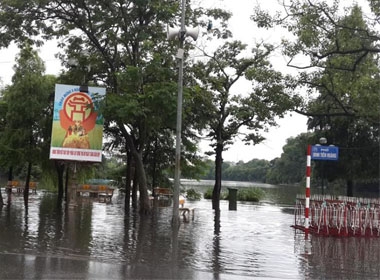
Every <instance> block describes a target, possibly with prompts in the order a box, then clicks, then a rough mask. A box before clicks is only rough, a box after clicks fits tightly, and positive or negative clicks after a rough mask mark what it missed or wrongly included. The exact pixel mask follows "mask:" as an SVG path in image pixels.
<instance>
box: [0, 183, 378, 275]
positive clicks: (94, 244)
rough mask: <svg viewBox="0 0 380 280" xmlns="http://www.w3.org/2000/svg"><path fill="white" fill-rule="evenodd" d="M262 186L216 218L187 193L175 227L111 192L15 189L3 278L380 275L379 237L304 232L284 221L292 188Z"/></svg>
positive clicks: (2, 238)
mask: <svg viewBox="0 0 380 280" xmlns="http://www.w3.org/2000/svg"><path fill="white" fill-rule="evenodd" d="M189 185H191V184H189ZM192 187H193V185H192ZM262 187H263V188H264V189H265V190H266V191H267V192H268V194H269V195H268V198H267V199H265V200H264V201H263V202H261V203H239V202H238V204H237V210H236V211H229V210H228V201H221V212H220V217H219V219H215V215H214V212H213V210H211V201H210V200H206V199H202V200H201V201H186V204H185V207H188V208H193V209H194V216H190V217H188V219H187V220H186V221H184V220H183V219H181V221H182V222H181V225H180V227H179V229H178V231H174V232H173V228H172V226H171V218H172V208H171V207H160V208H156V209H155V213H154V214H153V215H152V216H149V217H144V218H141V217H140V216H139V215H136V214H134V213H131V214H129V215H125V213H124V198H123V196H122V195H118V193H116V195H115V196H114V197H113V198H112V203H100V202H98V201H96V200H94V199H92V198H83V199H79V200H77V205H76V206H70V207H67V208H65V207H63V208H61V209H60V208H58V207H57V205H56V200H57V198H56V195H54V194H51V193H48V192H44V191H41V190H40V191H38V194H37V195H30V202H29V207H28V209H27V210H25V207H24V205H23V197H22V196H18V195H15V194H14V195H12V200H11V203H10V204H8V205H6V206H4V207H3V208H2V209H1V210H0V279H222V280H223V279H378V278H380V238H358V237H352V238H327V237H319V236H313V235H309V236H308V238H305V236H304V234H303V233H302V232H299V231H295V230H294V229H293V228H292V227H291V225H292V224H294V214H293V204H292V200H293V201H294V198H295V194H296V193H297V192H299V189H298V188H295V187H278V186H270V185H263V186H262ZM3 197H4V198H5V199H4V200H5V201H7V195H6V194H5V193H4V192H3Z"/></svg>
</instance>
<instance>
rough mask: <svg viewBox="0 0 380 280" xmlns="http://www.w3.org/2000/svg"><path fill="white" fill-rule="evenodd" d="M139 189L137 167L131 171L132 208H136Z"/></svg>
mask: <svg viewBox="0 0 380 280" xmlns="http://www.w3.org/2000/svg"><path fill="white" fill-rule="evenodd" d="M138 190H139V180H138V176H137V169H136V168H135V171H134V172H133V186H132V208H133V209H134V210H136V209H137V191H138Z"/></svg>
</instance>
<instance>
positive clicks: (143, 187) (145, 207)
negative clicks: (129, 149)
mask: <svg viewBox="0 0 380 280" xmlns="http://www.w3.org/2000/svg"><path fill="white" fill-rule="evenodd" d="M134 158H135V166H136V170H137V175H138V182H139V191H140V199H139V202H140V209H139V210H140V213H142V214H150V213H151V212H152V209H151V207H150V202H149V196H148V187H147V183H146V174H145V169H144V164H143V161H142V156H141V154H137V155H135V156H134Z"/></svg>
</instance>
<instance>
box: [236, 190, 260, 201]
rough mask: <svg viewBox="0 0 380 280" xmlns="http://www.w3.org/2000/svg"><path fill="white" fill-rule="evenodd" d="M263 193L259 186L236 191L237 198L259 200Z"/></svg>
mask: <svg viewBox="0 0 380 280" xmlns="http://www.w3.org/2000/svg"><path fill="white" fill-rule="evenodd" d="M264 195H265V193H264V191H263V190H262V189H260V188H244V189H239V190H238V192H237V200H239V201H253V202H259V201H260V200H261V199H262V198H263V197H264Z"/></svg>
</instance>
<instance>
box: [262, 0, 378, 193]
mask: <svg viewBox="0 0 380 280" xmlns="http://www.w3.org/2000/svg"><path fill="white" fill-rule="evenodd" d="M363 3H364V4H363ZM368 4H370V6H371V8H372V11H373V14H372V15H371V16H369V17H368V16H367V15H363V10H362V8H361V7H360V6H359V5H357V4H354V5H352V6H348V5H347V2H343V1H334V2H333V3H331V2H329V1H310V0H308V1H287V3H286V4H284V8H285V9H284V11H285V16H284V17H281V16H278V15H277V16H276V19H274V18H271V19H270V17H268V14H265V13H262V12H258V13H257V14H256V19H261V23H262V26H265V27H271V26H273V23H275V24H279V25H282V26H283V27H285V28H287V30H290V32H291V33H293V35H294V36H295V39H294V40H288V41H284V45H283V46H284V49H283V51H284V54H286V55H287V56H288V58H289V60H288V66H291V67H293V68H297V69H298V70H300V71H301V73H300V74H299V76H298V79H297V84H298V86H299V87H304V88H306V89H307V90H308V93H309V95H308V96H307V97H306V98H304V103H303V104H302V106H300V107H299V108H297V110H296V111H297V112H299V113H301V114H304V115H307V116H309V117H310V118H309V122H308V124H309V128H311V129H315V130H316V133H317V134H318V135H319V136H322V135H323V136H325V137H327V138H328V140H329V144H335V145H338V146H340V147H341V153H340V160H339V162H338V165H336V166H335V168H336V171H337V172H335V176H332V178H336V177H337V176H339V177H340V178H344V179H347V194H348V195H352V194H353V185H354V181H355V180H357V179H365V178H366V179H368V178H378V177H379V169H378V168H377V167H378V166H379V154H380V153H379V149H380V148H379V136H380V135H379V125H380V121H379V120H380V118H379V110H378V108H379V106H380V98H379V95H378V88H379V82H380V79H379V66H378V65H379V64H378V58H379V56H378V54H379V52H380V49H379V48H378V42H379V40H380V36H379V33H378V31H377V27H378V24H379V21H378V19H379V18H378V16H379V14H378V5H377V4H375V3H374V1H369V2H368ZM344 5H345V7H344ZM362 5H365V1H363V2H362ZM363 8H364V6H363ZM342 11H344V12H342ZM270 20H274V21H273V22H270ZM300 55H303V56H304V58H306V59H304V60H302V61H303V62H302V64H301V63H300V60H297V59H296V58H297V57H299V56H300ZM361 159H365V160H361ZM368 162H370V163H371V164H369V165H368V164H367V163H368ZM375 166H376V167H375ZM374 167H375V168H374Z"/></svg>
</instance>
